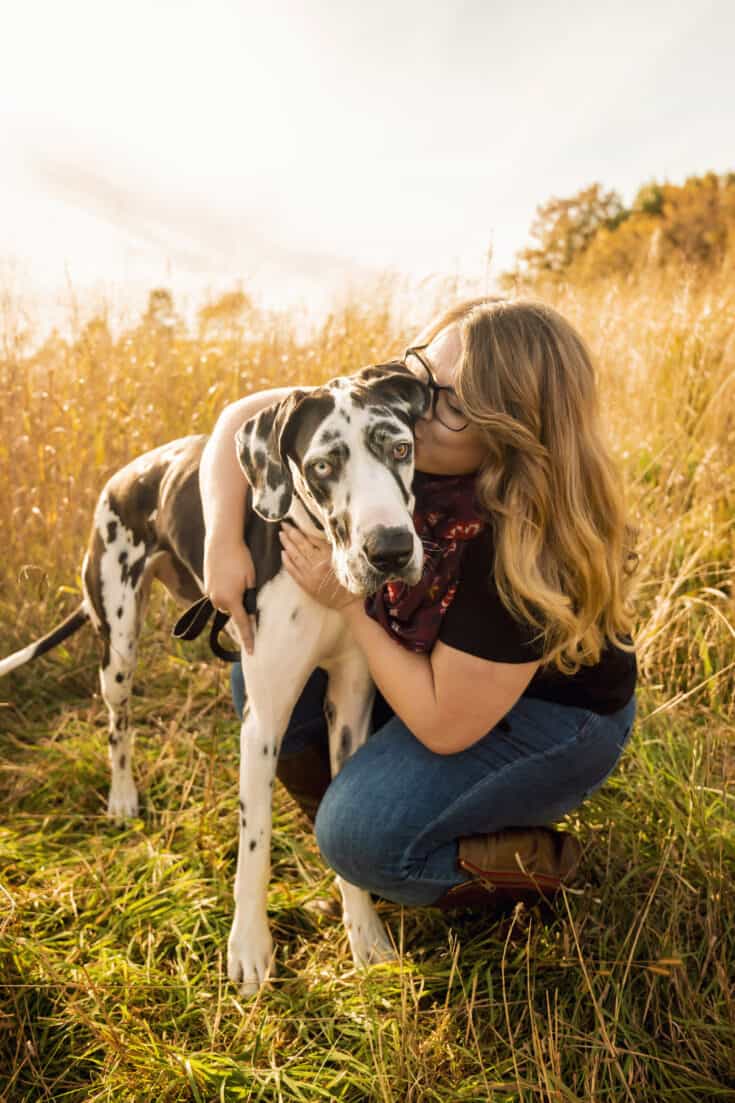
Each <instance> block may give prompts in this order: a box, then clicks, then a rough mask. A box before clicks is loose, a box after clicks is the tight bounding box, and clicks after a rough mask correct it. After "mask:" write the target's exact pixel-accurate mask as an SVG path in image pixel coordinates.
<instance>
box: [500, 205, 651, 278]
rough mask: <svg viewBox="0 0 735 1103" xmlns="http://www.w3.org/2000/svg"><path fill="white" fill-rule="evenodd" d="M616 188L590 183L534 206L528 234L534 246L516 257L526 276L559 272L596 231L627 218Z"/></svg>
mask: <svg viewBox="0 0 735 1103" xmlns="http://www.w3.org/2000/svg"><path fill="white" fill-rule="evenodd" d="M628 213H629V212H628V211H626V210H625V208H624V206H623V203H622V200H621V198H620V196H619V195H618V193H617V192H615V191H603V189H602V187H601V185H600V184H597V183H596V184H591V185H590V186H589V187H588V188H583V190H582V191H580V192H577V194H576V195H573V196H571V198H569V199H559V198H552V199H549V200H548V202H546V203H543V204H542V205H541V206H540V207H538V208H537V209H536V218H535V220H534V222H533V224H532V226H531V237H532V238H534V239H535V241H536V243H537V244H536V245H534V246H531V247H530V248H528V249H524V250H523V251H522V252H521V253H520V254H519V260H520V262H521V264H522V265H523V267H524V269H525V273H526V274H527V275H530V276H533V275H535V274H542V273H554V274H559V273H561V272H563V271H564V270H565V269H567V268H568V267H569V266H570V265H571V264H572V262H573V261H574V260H575V259H576V258H577V257H579V256H580V255H581V254H582V253H583V252H584V251H585V249H587V247H588V246H589V244H590V242H591V241H592V240H593V238H594V237H595V235H596V234H597V232H598V230H599V229H600V228H601V227H604V228H606V229H608V230H613V229H615V228H616V227H617V226H619V225H620V223H621V222H622V221H623V220H624V219H625V218H627V216H628Z"/></svg>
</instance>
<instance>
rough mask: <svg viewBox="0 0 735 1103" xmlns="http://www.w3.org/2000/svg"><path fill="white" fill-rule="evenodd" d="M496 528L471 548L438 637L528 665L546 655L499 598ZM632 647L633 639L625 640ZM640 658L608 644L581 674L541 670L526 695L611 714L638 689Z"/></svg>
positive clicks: (497, 658) (481, 654)
mask: <svg viewBox="0 0 735 1103" xmlns="http://www.w3.org/2000/svg"><path fill="white" fill-rule="evenodd" d="M493 558H494V556H493V543H492V533H491V530H490V529H489V528H488V529H485V530H484V531H483V532H482V533H480V535H479V536H477V537H475V538H474V539H473V540H470V541H469V542H468V544H467V548H466V550H465V553H464V556H463V557H462V562H461V565H460V583H459V587H458V589H457V593H456V594H455V596H454V600H453V601H452V604H451V605H450V606H449V608H448V609H447V611H446V613H445V614H444V618H443V620H442V623H441V627H440V629H439V636H438V638H439V639H440V640H441V641H442V642H443V643H445V644H447V646H448V647H455V648H457V650H458V651H466V652H467V653H468V654H470V655H477V656H478V657H479V658H481V659H490V660H491V661H492V662H496V663H529V662H533V661H534V660H536V659H540V658H541V656H542V652H541V650H540V648H539V645H538V643H534V642H533V637H534V635H537V633H538V630H537V629H535V628H532V627H531V626H530V625H528V624H522V623H519V622H518V621H517V620H515V619H514V618H513V617H512V616H511V614H510V613H509V612H508V610H507V609H506V608H505V606H504V605H503V603H502V601H501V600H500V596H499V594H498V591H497V588H496V586H495V584H494V582H493V580H492V579H491V577H490V576H491V568H492V563H493ZM623 639H624V641H625V642H626V643H628V642H629V641H630V636H624V637H623ZM636 677H637V665H636V659H635V655H634V654H631V653H629V652H627V651H621V650H620V648H619V647H614V646H613V645H612V644H610V643H609V641H608V643H607V645H606V646H605V648H604V649H603V651H602V654H601V656H600V661H599V663H596V664H595V665H594V666H583V667H581V668H580V669H579V671H578V672H577V673H576V674H566V675H565V674H562V673H560V671H559V670H557V668H556V667H555V666H553V665H550V666H548V667H544V666H541V667H539V669H538V670H537V671H536V673H535V674H534V676H533V678H532V679H531V681H530V682H529V684H528V687H527V688H526V690H525V691H524V693H523V696H524V697H537V698H541V699H542V700H544V701H555V702H557V703H558V704H561V705H576V706H577V707H578V708H585V709H589V710H590V711H591V712H597V713H601V714H603V715H606V714H608V713H611V712H617V710H618V709H621V708H622V707H623V705H625V704H627V702H628V701H629V700H630V698H631V696H632V694H633V691H634V689H635V684H636Z"/></svg>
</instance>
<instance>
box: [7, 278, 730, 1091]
mask: <svg viewBox="0 0 735 1103" xmlns="http://www.w3.org/2000/svg"><path fill="white" fill-rule="evenodd" d="M524 290H533V292H534V293H536V294H539V295H541V296H542V297H545V298H546V299H548V300H549V301H551V302H553V303H554V305H556V306H557V307H558V308H559V309H560V310H561V311H562V312H563V313H564V314H565V315H566V316H568V317H569V318H570V320H571V321H572V322H573V323H574V324H575V325H576V326H577V327H578V328H579V330H580V331H581V333H582V334H583V335H584V336H585V337H586V339H587V340H588V342H589V344H590V345H591V347H592V349H593V352H594V353H595V354H596V357H597V360H598V363H599V368H600V389H601V396H602V401H603V408H604V411H605V415H606V421H607V426H608V432H609V436H610V441H611V444H612V447H613V449H614V451H615V453H616V455H617V457H618V459H619V462H620V464H621V467H622V470H623V472H624V477H625V481H626V485H627V487H628V493H629V502H630V508H631V512H632V514H633V516H634V518H635V520H636V521H637V523H638V525H639V527H640V543H639V552H640V558H641V566H640V569H639V598H638V627H637V632H636V637H637V642H638V653H639V659H640V663H641V667H642V677H641V685H640V692H639V720H638V724H637V731H636V735H635V737H634V739H633V740H632V742H631V744H630V745H629V747H628V748H627V750H626V752H625V754H624V756H623V759H622V761H621V763H620V766H619V768H618V770H617V772H616V773H615V774H614V775H613V777H612V778H611V779H610V781H608V783H607V784H606V785H605V786H604V788H603V789H602V790H601V791H600V793H598V794H595V796H594V797H593V798H592V799H591V800H589V801H587V802H585V804H584V805H583V807H582V808H581V809H580V810H579V812H578V813H575V814H574V815H573V816H570V817H568V824H567V826H568V828H569V829H571V830H573V831H574V832H575V833H576V834H577V835H578V836H579V837H580V838H581V839H582V841H583V842H584V844H585V847H586V850H585V859H584V866H583V874H584V880H585V884H584V887H583V888H580V889H578V890H576V891H575V892H574V893H571V894H567V895H566V897H565V899H564V901H563V902H562V903H561V905H560V909H559V917H558V919H557V920H556V921H555V922H554V923H553V924H545V923H542V922H540V920H539V917H538V916H537V915H536V914H535V913H534V912H530V913H529V912H519V913H518V914H517V915H515V916H513V917H511V918H509V919H508V920H505V921H502V922H499V923H494V922H490V921H488V920H487V919H485V918H484V917H483V916H482V915H481V914H478V915H474V916H472V915H471V916H467V917H461V916H459V917H455V918H454V919H453V920H452V921H451V922H450V921H449V920H447V919H446V918H445V917H444V916H441V915H440V914H439V913H437V912H436V911H434V910H432V909H402V908H398V907H394V906H391V905H389V904H386V903H381V904H379V910H381V912H382V913H383V915H384V917H385V918H386V920H387V922H388V926H389V927H390V929H391V930H392V931H393V932H394V933H395V935H396V938H397V939H398V938H400V942H401V947H402V961H401V966H400V968H398V969H391V968H386V967H384V968H382V969H380V970H374V971H373V972H372V973H371V974H369V975H368V976H366V977H364V978H362V977H360V976H359V975H356V974H354V973H353V972H351V963H350V958H349V952H348V949H347V945H346V940H345V937H344V934H343V932H342V930H341V928H340V925H339V920H338V918H335V917H334V916H329V915H325V914H324V911H323V907H324V906H325V905H329V903H330V901H331V903H332V904H334V902H335V896H334V888H333V883H332V879H331V877H330V876H329V873H328V871H326V870H325V868H324V865H323V863H322V861H321V859H320V856H319V854H318V850H317V848H316V843H315V841H314V839H313V838H312V837H311V835H310V834H309V833H308V832H304V831H303V830H301V828H303V822H302V821H301V820H300V819H299V816H298V814H297V813H296V810H295V808H294V806H293V805H292V804H291V802H290V800H289V799H288V798H287V797H286V796H285V794H284V793H283V792H281V791H280V790H278V791H277V792H276V798H275V807H274V837H273V839H274V849H273V855H274V870H273V883H272V886H271V891H270V894H269V911H270V914H271V919H272V922H273V924H274V928H275V931H274V933H275V937H276V941H277V942H278V944H279V946H280V949H281V954H282V956H281V959H280V962H279V979H278V981H277V983H276V984H275V985H274V987H273V989H272V991H266V992H264V993H262V994H261V995H260V996H259V997H258V999H257V1000H256V1001H255V1002H254V1003H253V1004H252V1005H243V1004H242V1003H241V1002H240V1001H239V1000H238V998H237V995H236V993H235V992H234V990H233V989H232V988H231V987H230V986H229V985H228V983H227V981H226V979H225V976H224V966H223V961H222V951H223V947H224V945H225V942H226V937H227V931H228V927H229V922H230V919H231V909H232V901H231V891H232V888H231V886H232V877H233V874H234V862H235V847H236V840H237V832H236V830H235V829H234V825H235V823H236V812H237V808H236V804H237V787H236V777H237V756H236V749H235V747H236V744H235V733H236V727H235V724H234V723H233V720H232V713H231V707H230V705H229V703H228V700H227V684H226V672H225V671H224V670H223V668H222V667H221V666H220V665H219V664H216V663H214V662H213V661H212V660H211V659H210V657H209V656H208V654H207V651H206V647H205V646H204V645H202V646H201V647H198V645H197V646H194V647H191V646H190V647H188V648H186V649H184V648H183V647H182V645H175V646H172V643H171V640H170V638H169V635H168V632H169V629H170V625H171V622H172V619H173V612H172V609H171V607H170V606H168V605H166V604H165V603H164V602H157V603H154V607H153V609H152V611H151V616H150V618H149V623H148V627H147V629H146V632H145V634H144V638H143V644H142V649H141V650H142V656H141V664H140V671H139V675H138V679H137V680H138V684H139V686H140V687H141V689H142V690H143V693H144V696H142V697H141V696H137V697H135V698H134V699H133V722H134V724H135V727H136V729H137V731H138V732H139V733H140V734H141V735H143V736H144V738H142V739H141V740H140V743H139V748H138V751H137V753H136V773H137V774H138V777H139V779H140V789H141V793H142V796H143V800H144V809H145V811H144V822H143V820H138V821H135V822H134V823H133V824H131V825H129V826H128V828H126V829H125V830H122V831H121V830H116V829H114V828H113V827H111V826H109V825H108V824H107V822H106V821H105V818H104V815H103V809H104V801H105V796H106V790H107V766H106V758H105V753H104V749H103V748H104V742H105V735H104V728H105V715H104V711H105V710H104V707H103V705H102V702H101V701H100V698H99V694H98V693H96V692H95V691H96V661H97V654H98V648H97V646H96V643H95V641H94V639H93V637H92V634H91V632H89V633H88V634H87V635H84V634H80V635H78V636H77V637H75V638H74V639H73V640H71V641H69V642H68V645H67V647H66V648H60V649H59V650H58V651H56V652H55V653H53V655H51V656H48V657H47V658H45V659H42V660H40V661H39V663H37V664H35V665H34V666H29V667H25V668H22V669H20V670H19V671H17V672H16V673H15V674H14V675H12V676H11V677H10V678H8V679H7V680H4V681H3V682H2V683H0V728H1V731H0V751H1V753H0V805H1V806H2V808H3V817H2V822H0V1098H3V1099H6V1098H7V1099H8V1100H36V1099H45V1100H57V1099H58V1100H69V1101H74V1103H76V1101H80V1103H81V1101H82V1100H84V1101H85V1103H86V1101H90V1100H91V1101H96V1100H100V1101H101V1100H107V1099H111V1098H114V1099H115V1100H116V1101H117V1100H135V1101H136V1103H137V1101H140V1100H156V1101H157V1103H163V1101H167V1100H179V1099H195V1100H207V1101H209V1100H216V1099H222V1100H230V1099H248V1100H249V1099H262V1100H274V1101H275V1100H279V1101H281V1100H296V1099H302V1100H308V1101H309V1103H311V1100H314V1099H339V1100H349V1101H355V1103H358V1101H359V1103H365V1101H373V1100H375V1101H378V1100H380V1101H381V1103H386V1101H389V1100H390V1101H394V1100H395V1101H396V1103H427V1101H434V1100H437V1101H438V1100H442V1101H443V1100H452V1101H454V1100H473V1101H474V1100H483V1101H485V1100H490V1099H492V1100H493V1101H503V1103H505V1101H507V1103H510V1101H514V1103H515V1101H518V1100H523V1101H526V1100H528V1101H530V1100H534V1101H538V1100H541V1101H544V1103H545V1101H547V1100H548V1101H549V1103H552V1101H553V1103H557V1101H562V1100H563V1101H565V1103H576V1101H580V1103H581V1101H584V1103H597V1101H599V1103H602V1101H605V1103H607V1101H609V1100H626V1101H627V1103H633V1101H635V1103H660V1101H661V1100H664V1099H667V1100H672V1101H674V1100H676V1101H677V1103H678V1101H684V1100H686V1101H692V1103H694V1101H696V1103H700V1101H701V1100H702V1099H707V1100H710V1099H711V1100H715V1099H717V1100H725V1099H735V1092H734V1091H733V1085H734V1084H735V1060H734V1059H733V1053H734V1052H735V1046H733V1041H734V1040H735V1001H734V1000H733V989H732V960H733V956H734V955H735V899H734V895H733V890H732V879H733V877H732V875H733V872H734V871H735V830H734V825H735V817H734V816H733V800H735V784H734V782H735V754H734V753H733V734H734V732H735V725H734V724H733V697H734V692H735V679H734V678H733V663H734V662H735V642H734V636H735V629H734V625H735V608H734V603H733V593H734V591H733V565H734V564H735V554H734V553H735V393H734V391H735V292H733V289H732V285H731V283H730V282H729V281H728V280H727V279H726V278H725V277H724V276H723V275H720V276H708V277H706V278H705V277H704V276H703V275H702V273H700V272H696V271H694V270H689V271H684V272H677V273H674V272H657V271H655V270H653V269H652V270H651V271H649V272H647V273H643V274H641V277H640V278H639V279H638V280H637V281H635V282H629V283H627V284H625V285H610V284H608V285H606V286H598V287H597V288H595V289H593V288H578V287H572V286H566V287H564V286H559V285H555V286H548V287H536V288H534V289H524ZM446 298H447V299H449V298H451V294H450V293H449V292H448V293H447V296H446ZM5 307H6V309H5V312H4V316H5V318H6V325H5V330H4V332H3V334H2V335H0V348H2V350H3V351H2V355H0V386H1V387H2V397H3V401H2V403H0V419H2V426H1V429H0V504H1V507H0V515H1V516H2V518H3V522H4V525H3V528H4V531H3V537H4V539H3V549H4V555H3V557H2V563H1V564H0V654H4V653H7V652H9V651H11V650H13V649H14V648H15V647H17V646H20V645H22V644H24V643H26V642H27V641H28V640H29V639H31V638H34V637H35V636H38V635H40V634H41V633H43V632H45V631H46V630H47V629H48V628H49V627H50V626H51V625H52V624H53V623H54V622H55V621H56V620H58V619H59V618H60V617H61V615H62V614H63V613H65V612H67V611H68V610H69V609H71V608H73V607H74V606H75V604H76V602H77V601H78V599H79V573H78V572H79V565H80V561H81V554H82V551H83V547H84V544H85V541H86V538H87V533H88V529H89V525H90V522H91V516H92V510H93V506H94V502H95V499H96V496H97V494H98V492H99V490H100V488H101V486H102V484H103V482H104V480H105V478H106V477H107V476H108V475H109V474H110V473H111V472H112V471H114V470H115V469H116V468H117V467H118V466H119V465H121V464H122V463H124V462H125V461H127V460H128V459H129V458H131V457H132V456H133V455H135V454H137V453H139V452H141V451H143V450H145V449H147V448H150V447H152V446H154V445H157V444H160V443H162V442H164V441H166V440H169V439H172V438H174V437H177V436H181V435H183V434H185V433H190V432H206V431H208V430H209V429H210V428H211V426H212V425H213V423H214V420H215V418H216V416H217V414H218V412H219V411H220V409H221V408H222V407H223V406H224V405H225V404H226V403H227V402H228V401H230V400H231V399H234V398H236V397H239V396H240V395H242V394H245V393H247V392H249V391H250V390H254V389H258V388H260V387H266V386H270V385H274V384H279V385H280V384H284V383H314V382H318V381H320V380H323V379H326V378H328V377H330V376H332V375H334V374H337V373H340V372H346V371H350V370H352V369H354V368H356V367H358V366H359V365H361V364H364V363H367V362H372V361H376V360H381V359H384V358H386V357H387V356H390V355H392V354H394V353H396V352H397V351H400V349H401V346H402V344H404V343H405V341H406V339H409V338H411V337H412V336H413V334H414V333H415V332H416V329H417V328H418V327H419V326H420V325H421V324H422V323H423V322H424V321H425V320H426V317H421V316H413V317H409V316H408V315H407V314H406V313H405V312H404V313H402V312H401V311H400V310H399V309H397V308H396V304H395V302H394V300H392V298H391V295H390V293H389V291H388V292H386V293H385V294H384V295H381V296H376V298H375V299H374V300H373V301H371V302H368V303H355V304H353V305H351V306H347V307H345V308H343V309H340V310H339V311H335V313H334V314H333V315H332V316H331V317H329V318H327V319H325V320H324V321H323V322H322V323H321V324H316V325H314V327H313V329H312V332H311V333H310V335H309V336H308V337H303V336H302V335H300V332H298V331H297V329H296V327H295V325H294V324H293V322H292V321H291V320H290V319H289V317H288V316H287V315H282V316H269V317H260V318H253V319H251V323H250V324H249V325H248V326H247V327H245V328H242V327H240V328H237V327H235V328H230V329H229V330H228V329H227V328H226V327H225V328H224V330H222V331H220V333H219V334H218V335H217V337H216V338H215V337H214V336H213V335H211V333H210V334H209V335H207V334H205V333H195V332H193V331H187V329H186V328H185V327H184V326H182V325H174V326H169V325H167V324H160V323H159V322H155V321H154V320H151V319H149V320H148V321H146V322H143V321H141V323H140V324H139V325H137V326H135V327H132V328H129V329H128V330H127V331H125V332H123V333H121V334H119V335H116V336H115V337H114V338H113V337H112V336H111V335H110V332H109V330H108V328H107V327H106V326H105V325H104V324H102V323H101V322H100V321H99V320H98V321H97V322H95V323H93V324H86V325H84V326H80V325H76V332H75V333H74V336H73V339H71V340H69V341H60V340H58V339H51V340H49V341H47V342H46V344H45V345H44V346H43V347H42V348H40V349H38V350H37V351H35V352H32V351H31V348H30V344H29V341H28V339H27V335H26V337H24V334H23V330H22V327H20V326H19V325H17V324H16V321H15V319H16V318H17V317H18V316H19V315H18V311H17V310H15V309H14V304H13V303H12V302H11V303H8V302H6V303H5ZM429 312H430V311H429V309H428V308H427V312H426V313H427V315H428V313H429ZM72 321H73V320H72ZM75 324H76V323H75ZM32 336H33V335H32V334H31V337H32ZM315 909H316V910H315Z"/></svg>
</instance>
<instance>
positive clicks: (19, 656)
mask: <svg viewBox="0 0 735 1103" xmlns="http://www.w3.org/2000/svg"><path fill="white" fill-rule="evenodd" d="M89 619H90V616H89V613H88V612H87V605H86V602H84V601H83V602H82V604H81V605H80V606H79V608H78V609H77V610H76V611H75V612H74V613H72V614H71V616H69V617H67V618H66V620H64V621H62V622H61V624H59V625H57V626H56V628H54V629H52V631H51V632H49V633H48V635H46V636H43V637H42V638H41V639H40V640H36V642H35V643H29V644H28V646H27V647H23V648H21V650H20V651H15V652H14V653H13V654H12V655H8V657H7V659H3V660H2V662H0V678H1V677H2V676H3V674H9V673H10V671H11V670H15V668H16V667H17V666H23V664H24V663H29V662H30V661H31V659H37V658H38V656H39V655H44V654H45V653H46V652H47V651H50V650H51V648H52V647H56V646H57V644H60V643H61V641H62V640H65V639H66V638H67V636H71V635H72V634H73V633H74V632H76V630H77V629H78V628H81V627H82V625H83V624H86V623H87V621H88V620H89Z"/></svg>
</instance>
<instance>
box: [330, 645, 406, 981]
mask: <svg viewBox="0 0 735 1103" xmlns="http://www.w3.org/2000/svg"><path fill="white" fill-rule="evenodd" d="M324 665H325V666H326V668H327V671H328V674H329V685H328V687H327V696H326V699H325V702H324V711H325V714H326V717H327V724H328V727H329V756H330V764H331V768H332V777H336V775H337V774H338V773H339V771H340V770H341V768H342V766H343V765H344V763H345V761H346V760H347V759H348V758H349V757H350V755H353V754H354V753H355V751H357V750H358V748H359V747H361V746H362V745H363V743H364V742H365V740H366V739H367V738H368V735H369V731H370V715H371V712H372V705H373V698H374V696H375V690H374V686H373V681H372V678H371V677H370V671H369V668H368V665H367V663H366V661H365V657H364V655H363V653H362V652H361V651H359V650H358V649H355V650H354V651H350V652H349V653H347V654H346V655H342V656H340V659H339V660H338V661H336V662H334V663H330V664H327V663H325V664H324ZM337 885H338V886H339V890H340V893H341V894H342V915H343V920H344V925H345V929H346V931H347V937H348V939H349V942H350V949H351V951H352V958H353V960H354V962H355V964H356V965H358V966H365V965H373V964H376V963H377V962H381V961H395V960H396V953H395V950H394V949H393V946H392V944H391V942H390V939H389V937H388V933H387V931H386V929H385V927H384V925H383V922H382V920H381V919H380V917H379V915H378V913H377V912H376V910H375V905H374V904H373V902H372V900H371V898H370V893H369V892H367V891H366V890H365V889H361V888H358V887H357V886H356V885H352V884H350V882H349V881H345V879H344V878H343V877H339V876H337Z"/></svg>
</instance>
